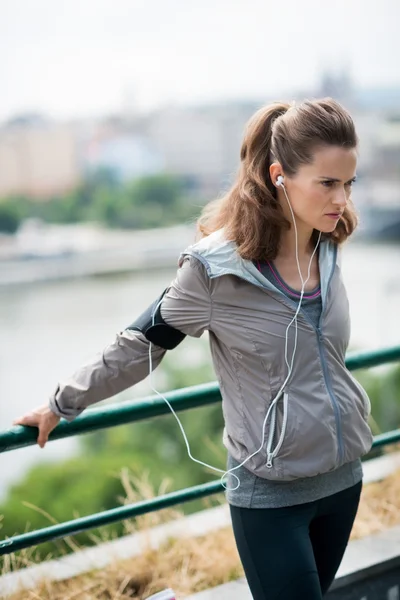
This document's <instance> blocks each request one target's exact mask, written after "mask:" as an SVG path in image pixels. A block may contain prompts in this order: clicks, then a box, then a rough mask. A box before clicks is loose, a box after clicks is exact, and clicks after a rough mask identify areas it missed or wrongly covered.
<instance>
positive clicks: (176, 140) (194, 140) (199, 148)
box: [146, 102, 260, 199]
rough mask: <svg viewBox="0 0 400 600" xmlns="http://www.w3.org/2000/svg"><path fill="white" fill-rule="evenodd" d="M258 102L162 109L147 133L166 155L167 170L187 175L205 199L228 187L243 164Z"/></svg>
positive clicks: (156, 114) (163, 154)
mask: <svg viewBox="0 0 400 600" xmlns="http://www.w3.org/2000/svg"><path fill="white" fill-rule="evenodd" d="M259 106H260V104H256V103H246V104H242V103H227V102H224V103H221V104H218V105H211V106H203V107H190V108H189V107H181V108H180V107H173V108H166V109H163V110H159V111H157V112H155V113H153V114H152V116H151V118H150V119H148V122H147V126H146V132H147V135H148V136H149V138H150V139H151V140H152V142H153V143H154V146H155V147H156V148H157V150H158V151H159V153H160V154H161V155H162V156H163V157H164V160H165V170H166V171H167V172H169V173H173V174H177V175H183V176H184V177H185V178H186V179H187V180H190V181H192V184H193V187H194V188H196V189H197V192H198V193H199V194H200V195H201V196H202V197H203V198H204V199H209V198H210V197H212V196H214V195H216V194H218V193H219V192H220V191H221V189H223V188H226V187H227V186H228V185H229V184H230V183H231V181H232V180H233V177H234V175H235V173H236V170H237V168H238V166H239V153H240V146H241V143H242V139H243V134H244V129H245V124H246V122H247V120H248V119H249V118H250V117H251V115H252V114H253V113H254V112H255V111H256V110H257V108H259Z"/></svg>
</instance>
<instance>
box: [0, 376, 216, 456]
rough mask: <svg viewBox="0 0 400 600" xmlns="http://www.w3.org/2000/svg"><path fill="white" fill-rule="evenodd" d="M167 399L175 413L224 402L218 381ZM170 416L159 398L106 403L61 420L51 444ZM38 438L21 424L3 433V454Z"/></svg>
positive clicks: (0, 442) (33, 430) (169, 394)
mask: <svg viewBox="0 0 400 600" xmlns="http://www.w3.org/2000/svg"><path fill="white" fill-rule="evenodd" d="M164 396H165V397H166V398H167V400H168V402H169V403H170V404H171V406H172V407H173V409H174V410H175V411H182V410H189V409H191V408H197V407H199V406H206V405H208V404H214V403H215V402H218V401H219V400H221V393H220V391H219V386H218V383H216V382H211V383H205V384H202V385H196V386H191V387H187V388H182V389H180V390H174V391H171V392H166V393H165V394H164ZM167 413H170V409H169V407H168V405H167V403H166V402H165V401H164V400H163V399H162V398H159V397H158V396H150V397H147V398H143V399H142V400H131V401H129V402H120V403H118V404H107V405H105V406H102V407H100V408H96V409H88V410H87V411H86V412H84V413H83V414H82V415H80V416H79V417H77V418H76V419H74V421H72V422H71V423H68V422H67V421H65V420H64V419H62V420H61V421H60V423H59V424H58V425H57V427H56V428H55V429H54V430H53V431H52V432H51V434H50V436H49V441H52V440H59V439H61V438H65V437H71V436H74V435H79V434H83V433H90V432H92V431H97V430H99V429H106V428H108V427H115V426H117V425H126V424H127V423H131V422H136V421H142V420H144V419H150V418H152V417H157V416H160V415H165V414H167ZM37 435H38V431H37V428H36V427H23V426H21V425H17V426H15V427H11V428H10V429H7V430H6V431H4V432H2V433H1V434H0V452H9V451H10V450H16V449H17V448H24V447H25V446H32V445H33V444H35V443H36V440H37Z"/></svg>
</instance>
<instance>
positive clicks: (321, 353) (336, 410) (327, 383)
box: [267, 251, 344, 468]
mask: <svg viewBox="0 0 400 600" xmlns="http://www.w3.org/2000/svg"><path fill="white" fill-rule="evenodd" d="M335 266H336V251H335V256H334V261H333V266H332V269H331V272H330V275H329V279H328V285H327V287H326V291H327V292H328V290H329V286H330V283H331V280H332V277H333V273H334V271H335ZM277 290H278V288H277ZM278 292H280V293H281V294H283V292H281V291H280V290H278ZM283 295H284V294H283ZM285 299H288V300H289V302H292V300H291V299H290V298H288V297H287V296H285ZM292 304H294V305H295V303H293V302H292ZM300 312H301V314H302V315H303V317H304V318H305V320H306V321H307V322H308V323H309V324H310V325H311V327H312V328H313V329H314V331H315V333H316V336H317V344H318V351H319V357H320V360H321V366H322V372H323V375H324V380H325V386H326V389H327V391H328V394H329V397H330V399H331V404H332V407H333V412H334V414H335V424H336V432H337V441H338V450H339V462H340V463H341V462H342V460H343V456H344V451H343V436H342V424H341V417H340V409H339V405H338V403H337V400H336V398H335V394H334V392H333V389H332V386H331V382H330V376H329V372H328V367H327V364H326V359H325V350H324V345H323V339H324V338H323V335H322V329H321V322H322V317H323V313H324V306H322V311H321V316H320V318H319V322H318V327H315V325H314V323H312V321H311V320H310V319H309V318H308V315H307V314H306V313H305V312H304V311H303V309H302V308H301V307H300ZM274 416H275V412H274ZM274 429H275V420H274ZM273 433H274V432H273V430H272V428H271V431H270V436H269V440H268V442H269V441H270V439H271V438H272V436H273ZM281 437H282V436H281ZM279 442H280V443H278V446H279V448H278V446H277V448H275V450H274V452H273V454H271V453H268V454H267V456H268V459H267V466H269V468H271V467H272V459H273V458H275V456H276V454H277V450H278V451H279V449H280V447H281V445H282V443H283V440H281V439H280V440H279ZM267 452H268V449H267Z"/></svg>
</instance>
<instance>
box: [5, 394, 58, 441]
mask: <svg viewBox="0 0 400 600" xmlns="http://www.w3.org/2000/svg"><path fill="white" fill-rule="evenodd" d="M59 421H60V417H57V415H56V414H54V413H53V411H52V410H51V409H50V407H49V406H48V404H42V406H38V407H37V408H34V409H33V410H32V411H31V412H29V413H26V415H23V416H22V417H19V418H18V419H15V421H14V422H13V425H27V426H28V427H37V428H38V429H39V435H38V439H37V443H38V444H39V446H40V447H41V448H44V447H45V444H46V442H47V440H48V439H49V435H50V432H51V431H53V429H54V428H55V427H56V426H57V425H58V423H59Z"/></svg>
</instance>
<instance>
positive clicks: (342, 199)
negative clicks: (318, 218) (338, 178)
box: [333, 188, 348, 206]
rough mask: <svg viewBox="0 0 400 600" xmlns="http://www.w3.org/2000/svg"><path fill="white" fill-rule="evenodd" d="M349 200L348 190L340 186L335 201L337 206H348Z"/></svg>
mask: <svg viewBox="0 0 400 600" xmlns="http://www.w3.org/2000/svg"><path fill="white" fill-rule="evenodd" d="M347 201H348V195H347V191H346V189H344V188H340V189H338V190H337V191H336V193H335V197H334V198H333V202H334V204H335V205H336V206H346V204H347Z"/></svg>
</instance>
